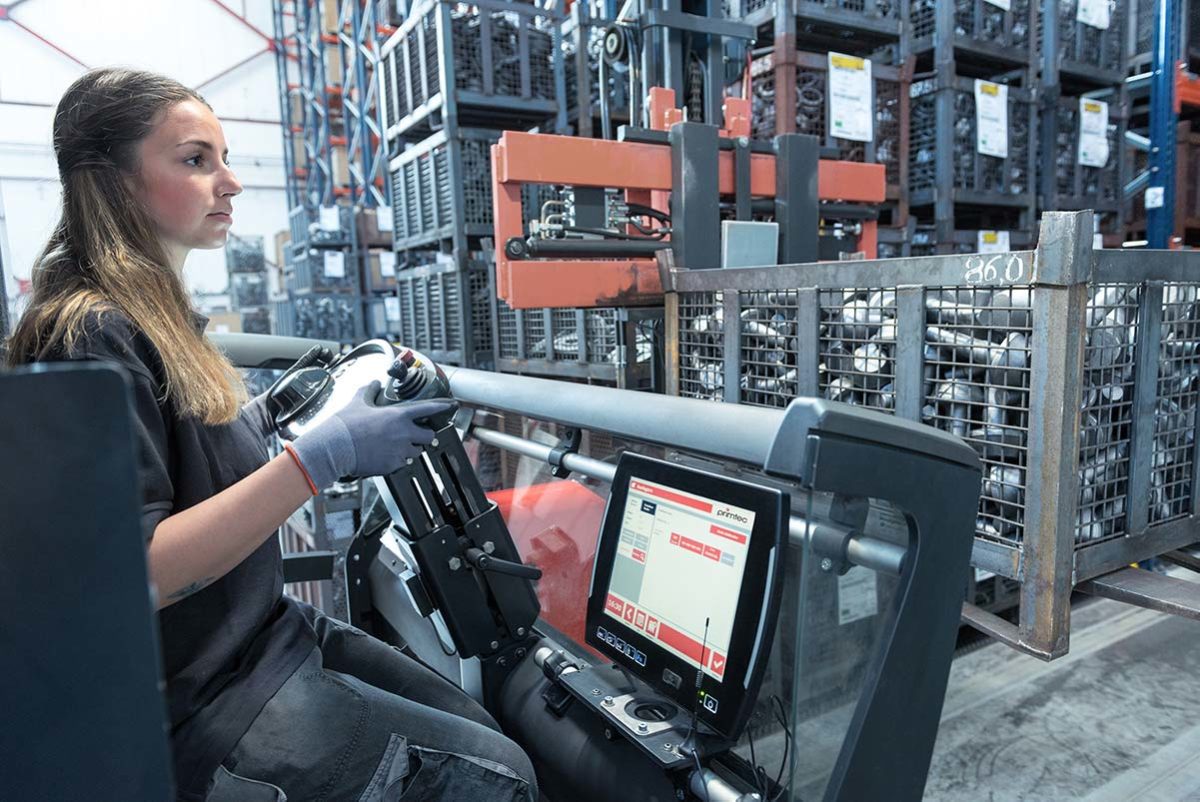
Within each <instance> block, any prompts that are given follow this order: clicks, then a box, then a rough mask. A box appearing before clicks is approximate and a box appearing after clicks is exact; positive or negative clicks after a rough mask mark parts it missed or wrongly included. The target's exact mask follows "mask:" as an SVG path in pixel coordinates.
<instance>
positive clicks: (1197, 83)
mask: <svg viewBox="0 0 1200 802" xmlns="http://www.w3.org/2000/svg"><path fill="white" fill-rule="evenodd" d="M1184 106H1191V107H1193V108H1200V76H1196V75H1193V74H1192V73H1190V72H1188V70H1187V65H1186V64H1185V63H1184V62H1182V61H1181V62H1179V65H1178V69H1177V70H1176V72H1175V113H1176V114H1179V112H1180V111H1181V110H1182V109H1183V107H1184Z"/></svg>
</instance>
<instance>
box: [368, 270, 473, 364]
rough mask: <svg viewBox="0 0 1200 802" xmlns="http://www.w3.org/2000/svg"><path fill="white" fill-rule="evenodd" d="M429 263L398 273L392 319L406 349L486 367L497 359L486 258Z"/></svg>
mask: <svg viewBox="0 0 1200 802" xmlns="http://www.w3.org/2000/svg"><path fill="white" fill-rule="evenodd" d="M408 256H409V259H410V264H411V263H412V262H411V260H413V259H416V261H419V262H424V264H419V265H418V266H410V267H406V268H405V269H402V270H400V271H398V272H397V274H396V298H397V299H398V304H397V310H396V311H397V316H396V318H395V320H391V321H389V329H388V330H389V331H394V332H395V333H396V334H397V335H398V336H399V338H400V342H402V343H403V344H404V345H407V346H411V347H412V348H415V349H417V350H418V351H421V352H422V353H424V354H426V355H427V356H429V357H430V358H431V359H434V360H435V361H438V362H445V363H448V364H452V365H460V366H463V367H486V366H488V365H489V364H490V363H491V361H492V351H493V338H492V326H491V319H490V318H491V297H490V293H489V287H488V273H487V264H486V263H485V262H483V261H482V260H480V259H475V258H471V259H468V260H465V263H464V264H463V265H461V266H460V265H459V264H456V263H455V262H453V261H450V262H445V261H441V262H439V261H437V260H436V259H429V258H420V257H419V256H417V255H414V254H409V255H408Z"/></svg>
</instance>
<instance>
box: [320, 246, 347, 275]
mask: <svg viewBox="0 0 1200 802" xmlns="http://www.w3.org/2000/svg"><path fill="white" fill-rule="evenodd" d="M345 277H346V254H344V253H342V252H341V251H325V278H345Z"/></svg>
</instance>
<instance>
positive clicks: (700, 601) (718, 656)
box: [604, 476, 754, 682]
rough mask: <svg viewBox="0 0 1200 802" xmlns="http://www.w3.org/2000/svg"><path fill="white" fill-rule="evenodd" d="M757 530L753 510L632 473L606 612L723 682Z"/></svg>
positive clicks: (642, 656) (640, 661) (639, 660)
mask: <svg viewBox="0 0 1200 802" xmlns="http://www.w3.org/2000/svg"><path fill="white" fill-rule="evenodd" d="M753 529H754V512H753V511H752V510H747V509H744V508H742V507H735V506H732V505H730V504H725V503H722V502H719V501H714V500H713V499H710V498H705V497H704V496H699V495H695V494H692V493H687V492H684V491H682V490H678V489H675V488H671V487H667V486H666V485H662V484H658V483H655V482H651V481H649V480H647V479H641V478H638V477H636V476H633V477H631V478H630V480H629V493H628V497H627V499H626V502H625V510H624V514H623V517H622V520H621V533H620V541H619V543H618V546H617V553H616V557H615V559H614V561H613V568H612V576H611V579H610V580H609V586H608V592H607V595H606V597H605V601H604V613H605V615H607V616H609V617H611V618H614V619H617V620H619V621H623V622H624V623H625V625H626V626H628V627H631V628H633V629H636V630H638V631H639V632H640V633H642V634H643V635H644V636H645V637H646V638H648V639H650V640H651V641H653V642H655V643H656V644H658V645H659V646H661V647H662V648H664V649H666V650H667V651H669V652H671V653H672V654H675V655H677V656H678V657H680V658H682V659H683V660H684V661H686V662H687V663H688V664H689V665H691V666H692V667H693V668H699V669H703V671H704V673H705V674H707V675H708V676H710V677H712V678H713V679H715V680H717V681H718V682H720V681H722V680H723V679H724V676H725V662H726V658H727V656H728V654H729V642H730V638H731V636H732V634H733V622H734V619H735V616H736V613H737V604H738V597H739V595H740V593H741V587H742V574H743V572H744V570H745V565H746V555H747V552H748V551H749V547H750V534H751V532H752V531H753ZM706 620H707V633H706V629H705V622H706ZM632 656H633V659H634V660H635V661H637V662H638V663H640V664H642V665H644V664H645V659H646V658H645V656H644V655H642V654H640V653H637V652H636V650H635V654H634V655H632ZM639 658H640V659H639Z"/></svg>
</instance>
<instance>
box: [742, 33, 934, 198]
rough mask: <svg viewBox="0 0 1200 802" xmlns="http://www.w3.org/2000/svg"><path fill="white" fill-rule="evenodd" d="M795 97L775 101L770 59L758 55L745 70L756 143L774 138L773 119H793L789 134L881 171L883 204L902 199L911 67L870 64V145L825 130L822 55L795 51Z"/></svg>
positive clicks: (826, 86)
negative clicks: (877, 166) (785, 116)
mask: <svg viewBox="0 0 1200 802" xmlns="http://www.w3.org/2000/svg"><path fill="white" fill-rule="evenodd" d="M789 60H791V61H794V62H795V64H796V96H795V98H793V99H789V98H784V97H780V96H778V95H777V94H776V92H775V69H776V63H775V54H774V53H769V54H766V55H763V56H760V57H758V58H756V59H754V61H753V62H752V63H751V65H750V101H751V103H750V111H751V132H752V134H753V136H754V137H755V138H758V139H772V138H774V136H775V134H776V132H777V131H778V128H777V123H776V121H777V119H778V118H779V116H780V115H783V114H793V115H794V118H795V127H794V132H795V133H798V134H810V135H812V136H815V137H818V138H819V139H820V140H821V144H822V145H823V146H825V147H833V148H836V149H837V151H838V156H837V157H838V158H839V159H842V160H845V161H856V162H876V163H879V164H882V165H884V168H885V169H886V171H887V175H886V179H885V180H886V182H887V193H888V198H889V199H893V200H895V199H899V198H901V197H902V196H903V194H904V188H905V186H906V183H907V181H906V178H907V173H908V128H909V124H908V119H909V112H908V106H909V97H908V96H909V87H910V84H911V83H912V65H911V63H906V64H905V65H904V66H900V67H896V66H890V65H887V64H880V63H875V62H872V64H871V84H872V104H873V106H874V110H875V115H874V116H875V119H874V125H873V133H874V138H873V139H872V140H871V141H870V142H859V141H855V140H850V139H841V138H839V137H836V136H834V135H833V134H832V132H831V131H830V130H829V119H830V111H829V104H830V92H829V59H828V56H827V54H825V53H806V52H795V53H793V54H792V55H791V57H790V59H789Z"/></svg>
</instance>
